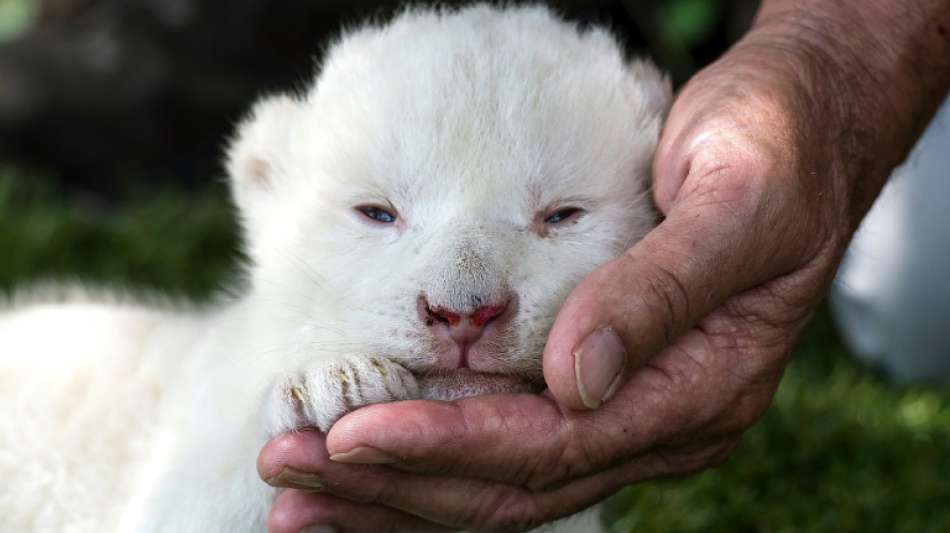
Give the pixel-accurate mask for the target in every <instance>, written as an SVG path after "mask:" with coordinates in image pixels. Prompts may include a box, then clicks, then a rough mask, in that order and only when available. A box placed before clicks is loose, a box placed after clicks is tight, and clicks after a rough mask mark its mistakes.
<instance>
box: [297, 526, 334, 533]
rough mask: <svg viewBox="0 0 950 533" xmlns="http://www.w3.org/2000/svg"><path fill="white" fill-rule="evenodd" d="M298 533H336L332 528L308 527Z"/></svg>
mask: <svg viewBox="0 0 950 533" xmlns="http://www.w3.org/2000/svg"><path fill="white" fill-rule="evenodd" d="M300 533H336V528H335V527H333V526H309V527H305V528H303V529H301V530H300Z"/></svg>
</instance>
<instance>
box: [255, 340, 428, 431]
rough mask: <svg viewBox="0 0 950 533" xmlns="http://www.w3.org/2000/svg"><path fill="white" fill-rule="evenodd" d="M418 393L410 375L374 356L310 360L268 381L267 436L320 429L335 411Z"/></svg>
mask: <svg viewBox="0 0 950 533" xmlns="http://www.w3.org/2000/svg"><path fill="white" fill-rule="evenodd" d="M416 398H419V387H418V385H417V383H416V378H415V376H413V375H412V373H411V372H409V371H408V370H406V369H405V368H404V367H403V366H401V365H399V364H398V363H394V362H392V361H390V360H389V359H385V358H383V357H375V356H347V357H340V358H334V359H330V360H325V361H319V362H314V363H312V364H310V365H307V366H305V367H304V368H302V369H301V370H299V371H296V372H293V373H291V374H289V375H286V376H283V377H281V378H280V379H278V380H277V382H276V383H274V384H273V385H272V386H271V390H270V393H269V395H268V399H267V404H266V405H265V411H264V417H265V429H266V430H267V433H268V436H274V435H276V434H278V433H283V432H285V431H290V430H294V429H299V428H302V427H316V428H317V429H319V430H320V431H322V432H324V433H326V432H327V431H329V429H330V426H332V425H333V423H334V422H336V421H337V420H338V419H339V418H340V417H342V416H343V415H345V414H346V413H349V412H350V411H353V410H355V409H357V408H359V407H363V406H365V405H370V404H374V403H382V402H393V401H399V400H412V399H416Z"/></svg>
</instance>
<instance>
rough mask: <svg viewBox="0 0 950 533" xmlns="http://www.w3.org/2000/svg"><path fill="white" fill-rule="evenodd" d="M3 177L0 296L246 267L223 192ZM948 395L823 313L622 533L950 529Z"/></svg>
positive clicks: (626, 495)
mask: <svg viewBox="0 0 950 533" xmlns="http://www.w3.org/2000/svg"><path fill="white" fill-rule="evenodd" d="M45 183H46V182H45V181H44V180H42V179H38V178H35V177H34V178H31V179H26V178H24V177H23V176H19V177H18V176H14V175H13V174H12V173H9V172H7V173H0V251H2V254H0V288H7V289H9V288H10V287H13V286H14V285H21V284H23V283H29V282H35V281H40V280H45V279H49V278H60V279H64V278H65V279H75V278H82V279H84V280H91V281H93V282H96V283H99V284H113V285H114V284H119V285H135V286H145V287H148V288H151V289H158V290H162V291H169V292H172V293H175V294H185V295H190V296H192V297H194V298H197V299H203V298H206V297H208V296H209V295H210V294H212V293H213V292H214V291H215V290H216V288H217V287H218V286H220V284H221V283H222V282H226V281H227V280H228V279H229V277H230V276H231V275H233V274H234V272H235V270H236V268H235V264H236V260H237V258H238V255H237V254H236V253H234V248H235V247H236V245H237V236H236V231H235V226H234V222H233V219H232V211H231V208H230V207H229V204H228V202H227V200H226V199H225V198H226V195H225V191H224V190H223V186H216V187H215V188H213V189H212V190H211V191H209V192H208V193H204V194H195V193H188V194H186V193H183V192H181V191H165V192H161V193H158V194H155V193H151V194H145V193H143V194H141V195H137V196H134V197H133V199H132V200H131V201H130V202H129V203H128V204H127V205H124V206H123V207H122V208H121V209H111V208H109V207H108V206H102V205H96V204H86V205H82V204H81V203H79V204H77V202H76V201H75V199H74V200H73V201H71V202H67V201H66V200H65V199H64V198H62V197H61V196H60V195H59V194H57V193H56V192H54V190H53V189H52V188H51V187H49V186H47V185H45ZM948 472H950V391H941V390H933V389H926V388H918V387H903V386H895V385H893V384H891V383H888V382H887V381H886V380H884V379H882V378H881V377H880V376H878V375H876V374H875V373H874V372H873V371H871V370H869V369H868V368H866V367H864V366H862V365H860V364H858V363H856V362H854V361H853V360H851V359H850V358H849V356H848V353H847V351H846V349H845V348H844V347H843V346H842V344H841V342H840V341H839V339H838V338H837V336H836V334H835V332H834V329H833V327H832V325H831V322H830V320H829V318H828V316H827V313H824V312H822V313H820V314H819V316H818V318H817V319H816V321H815V322H814V324H813V325H812V327H811V328H810V330H809V332H808V334H807V335H806V337H805V339H804V340H803V342H802V344H801V345H800V347H799V349H798V350H797V353H796V355H795V357H794V359H793V361H792V363H791V365H790V367H789V369H788V372H787V374H786V376H785V379H784V380H783V382H782V385H781V387H780V389H779V392H778V395H777V396H776V399H775V403H774V405H773V406H772V407H771V409H769V411H768V412H767V413H766V414H765V416H764V418H763V419H762V421H761V422H760V423H759V424H758V425H757V426H756V427H755V428H753V429H752V430H751V431H749V432H748V433H747V434H746V436H745V438H744V440H743V443H742V444H741V445H740V447H739V448H738V449H737V450H736V452H735V455H734V456H733V458H732V459H730V460H729V461H728V462H727V463H726V464H725V465H723V466H722V467H720V468H718V469H716V470H713V471H710V472H706V473H703V474H700V475H697V476H693V477H690V478H685V479H680V480H666V481H657V482H652V483H645V484H643V485H639V486H636V487H630V488H628V489H626V490H625V491H623V492H622V493H621V494H619V495H618V496H617V497H615V498H614V499H613V500H612V501H611V503H610V506H609V509H608V513H607V520H608V522H609V523H610V524H611V531H612V532H614V533H621V532H633V531H637V532H658V533H667V532H708V531H713V532H716V531H722V532H735V531H738V532H763V533H765V532H770V533H771V532H798V531H807V532H839V531H875V532H877V531H880V532H903V531H906V532H908V533H910V532H914V533H918V532H927V531H934V532H936V531H948V527H950V477H948V476H947V473H948Z"/></svg>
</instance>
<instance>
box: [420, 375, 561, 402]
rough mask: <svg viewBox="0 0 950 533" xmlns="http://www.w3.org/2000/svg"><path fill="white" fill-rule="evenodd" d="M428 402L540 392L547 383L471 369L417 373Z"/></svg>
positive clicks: (422, 392)
mask: <svg viewBox="0 0 950 533" xmlns="http://www.w3.org/2000/svg"><path fill="white" fill-rule="evenodd" d="M416 381H417V382H418V384H419V392H420V394H421V396H422V399H424V400H445V401H451V400H458V399H460V398H467V397H469V396H482V395H486V394H515V393H537V392H540V391H541V390H542V389H543V388H544V383H543V381H539V380H530V379H527V378H525V377H524V376H517V375H512V374H495V373H489V372H478V371H476V370H472V369H469V368H459V369H454V370H437V371H427V372H420V373H418V374H416Z"/></svg>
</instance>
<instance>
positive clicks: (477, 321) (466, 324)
mask: <svg viewBox="0 0 950 533" xmlns="http://www.w3.org/2000/svg"><path fill="white" fill-rule="evenodd" d="M421 303H422V305H421V306H420V307H421V309H420V311H423V313H422V315H423V319H424V320H425V323H426V325H427V326H429V327H437V326H439V325H440V324H441V325H444V326H445V328H447V329H448V336H449V338H451V339H452V340H454V341H455V342H456V344H458V345H459V346H460V347H465V346H469V345H472V344H474V343H475V342H476V341H478V340H479V339H481V338H482V335H484V333H485V330H486V329H487V326H488V325H489V324H490V323H491V322H493V321H494V320H496V319H497V318H498V317H500V316H501V315H503V314H504V313H505V311H507V310H508V302H507V301H505V302H503V303H500V304H493V305H485V306H482V307H479V308H478V309H476V310H475V311H474V312H472V313H471V314H464V313H457V312H454V311H449V310H448V309H444V308H441V307H436V308H433V307H430V306H429V303H428V302H427V301H425V300H424V299H423V300H422V301H421ZM440 329H441V328H440ZM443 331H444V330H443Z"/></svg>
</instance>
